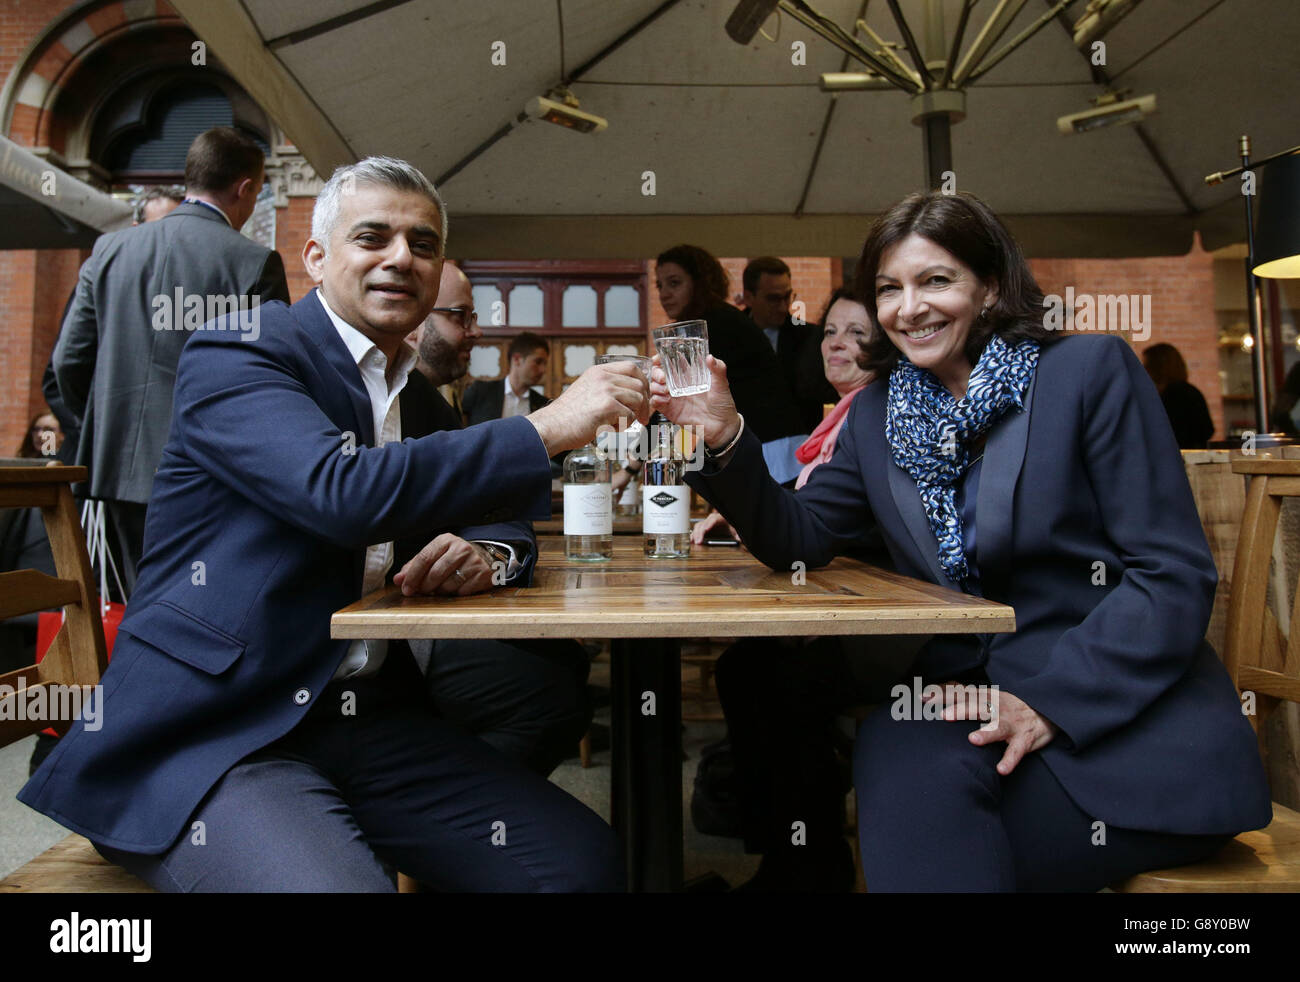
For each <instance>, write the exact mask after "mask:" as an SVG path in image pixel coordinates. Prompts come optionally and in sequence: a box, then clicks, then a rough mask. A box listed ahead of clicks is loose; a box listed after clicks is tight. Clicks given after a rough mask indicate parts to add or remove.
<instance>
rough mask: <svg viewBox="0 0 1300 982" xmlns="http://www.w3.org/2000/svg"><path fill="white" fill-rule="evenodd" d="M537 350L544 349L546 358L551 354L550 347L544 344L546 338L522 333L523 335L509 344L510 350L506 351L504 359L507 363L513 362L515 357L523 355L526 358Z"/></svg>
mask: <svg viewBox="0 0 1300 982" xmlns="http://www.w3.org/2000/svg"><path fill="white" fill-rule="evenodd" d="M538 348H544V349H545V350H546V354H547V355H548V356H549V355H550V353H551V346H550V345H549V344H547V343H546V338H544V337H542V336H541V335H540V334H534V333H533V332H532V331H524V333H523V334H521V335H519V336H518V337H517V338H515V339H514V340H513V341H511V342H510V348H509V349H508V350H507V351H506V358H507V360H509V361H514V360H515V355H523V356H524V357H525V358H527V357H528V356H529V355H531V354H532V353H533V352H534V351H536V350H537V349H538Z"/></svg>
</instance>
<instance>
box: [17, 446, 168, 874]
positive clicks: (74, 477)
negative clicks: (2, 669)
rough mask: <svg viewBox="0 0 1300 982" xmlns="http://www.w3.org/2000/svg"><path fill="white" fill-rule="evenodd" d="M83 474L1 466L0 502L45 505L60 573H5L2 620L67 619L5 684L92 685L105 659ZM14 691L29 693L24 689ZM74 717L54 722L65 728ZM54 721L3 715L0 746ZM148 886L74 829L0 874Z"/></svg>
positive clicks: (72, 470)
mask: <svg viewBox="0 0 1300 982" xmlns="http://www.w3.org/2000/svg"><path fill="white" fill-rule="evenodd" d="M85 479H86V469H85V468H84V467H0V508H35V507H39V508H40V509H41V516H42V517H43V518H44V520H45V530H46V534H47V535H48V536H49V540H50V551H51V553H52V554H53V556H54V569H55V572H56V573H57V576H47V575H46V574H44V573H41V572H38V571H36V570H32V569H21V570H15V571H13V572H8V573H0V620H3V619H5V618H8V617H15V616H17V615H19V614H30V613H33V612H35V611H38V610H45V609H47V608H58V607H62V608H63V612H64V617H63V626H62V627H60V628H59V632H58V634H57V635H55V638H54V641H53V643H52V644H51V645H50V649H49V651H48V652H47V653H46V655H45V657H44V659H42V661H41V663H40V664H39V665H29V666H28V667H26V668H20V669H17V670H15V671H12V672H9V673H7V674H5V675H0V685H8V686H11V687H13V688H15V689H17V688H18V687H19V686H20V685H22V686H23V687H24V689H25V690H26V691H31V690H33V689H38V688H46V687H48V686H52V685H95V684H97V683H98V682H99V678H100V676H101V675H102V674H103V672H104V668H105V666H106V664H107V661H108V659H107V655H106V651H105V647H104V629H103V624H102V623H101V621H100V612H99V597H98V594H97V593H96V591H95V588H94V585H93V581H92V579H91V575H90V557H89V556H88V555H87V553H86V540H85V537H84V535H83V533H82V530H81V521H80V519H79V518H78V516H77V509H76V506H75V504H74V503H73V500H72V491H71V488H70V487H69V485H70V484H71V483H72V482H75V481H84V480H85ZM10 698H11V699H15V700H20V699H23V698H25V696H24V692H23V691H18V692H15V693H14V694H13V695H12V696H10ZM70 724H71V721H70V720H65V721H62V722H61V723H59V724H55V725H54V728H55V729H56V730H58V731H60V732H66V731H67V729H68V726H69V725H70ZM49 725H51V724H50V723H48V722H47V721H44V720H19V719H12V720H0V746H5V745H7V744H10V743H13V742H14V741H16V740H21V739H22V738H23V737H26V736H30V735H31V734H33V733H36V732H39V731H40V730H43V729H45V728H46V727H47V726H49ZM148 891H149V887H148V886H146V885H145V884H144V883H142V882H141V881H140V880H138V879H137V878H136V877H134V876H131V874H129V873H127V872H126V871H124V870H122V869H119V868H118V867H116V866H113V865H112V864H111V863H109V862H107V861H106V860H104V859H103V858H101V857H100V855H99V853H97V852H95V849H94V847H93V846H92V845H91V844H90V842H89V841H88V840H86V839H84V838H82V837H81V836H79V835H70V836H68V837H67V838H66V839H63V840H62V841H61V842H59V843H58V844H57V845H55V846H53V847H52V848H50V849H47V850H46V851H45V852H43V853H41V855H39V856H37V857H36V858H35V859H33V860H32V861H31V862H30V863H28V864H27V865H25V866H23V867H21V868H20V869H18V870H16V871H15V872H14V873H11V874H10V875H9V876H7V877H5V878H4V879H3V880H0V893H139V892H148Z"/></svg>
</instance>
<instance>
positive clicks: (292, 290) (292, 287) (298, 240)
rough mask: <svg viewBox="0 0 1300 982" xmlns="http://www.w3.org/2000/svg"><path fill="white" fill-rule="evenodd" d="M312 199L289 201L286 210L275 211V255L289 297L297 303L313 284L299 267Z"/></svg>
mask: <svg viewBox="0 0 1300 982" xmlns="http://www.w3.org/2000/svg"><path fill="white" fill-rule="evenodd" d="M315 204H316V199H315V198H290V199H289V207H288V208H277V209H276V211H275V251H276V252H278V253H279V254H280V258H281V259H283V260H284V275H285V279H287V280H288V281H289V297H290V298H291V299H292V300H295V301H296V300H300V299H302V297H304V296H305V295H306V294H307V293H308V291H310V290H311V289H312V287H314V286H315V285H316V284H314V283H313V282H312V281H311V277H310V276H308V275H307V270H306V268H304V266H303V264H302V247H303V246H304V245H306V243H307V239H308V238H310V236H311V210H312V207H313V206H314V205H315Z"/></svg>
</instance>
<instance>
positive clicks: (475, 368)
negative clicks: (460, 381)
mask: <svg viewBox="0 0 1300 982" xmlns="http://www.w3.org/2000/svg"><path fill="white" fill-rule="evenodd" d="M469 374H470V378H500V377H501V376H502V375H504V374H505V372H504V371H502V369H501V349H500V348H498V347H497V346H496V345H494V344H477V345H475V346H474V350H473V351H471V352H470V353H469Z"/></svg>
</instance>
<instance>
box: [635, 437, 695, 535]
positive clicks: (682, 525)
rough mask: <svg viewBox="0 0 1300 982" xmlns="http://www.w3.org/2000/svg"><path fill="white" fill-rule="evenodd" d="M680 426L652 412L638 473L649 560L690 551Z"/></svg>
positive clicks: (688, 497)
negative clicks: (642, 464)
mask: <svg viewBox="0 0 1300 982" xmlns="http://www.w3.org/2000/svg"><path fill="white" fill-rule="evenodd" d="M681 439H682V438H681V427H679V426H675V425H674V424H672V423H670V422H668V420H667V419H666V418H664V416H662V415H661V414H659V413H655V414H654V415H653V416H652V417H651V418H650V455H649V457H648V458H647V459H646V462H645V469H644V470H643V471H642V474H641V515H642V529H643V530H644V533H645V554H646V555H647V556H648V557H650V558H651V559H681V558H684V557H685V556H689V555H690V554H691V490H690V488H688V487H687V486H686V482H685V477H686V457H685V455H684V454H683V453H682V445H681Z"/></svg>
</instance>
